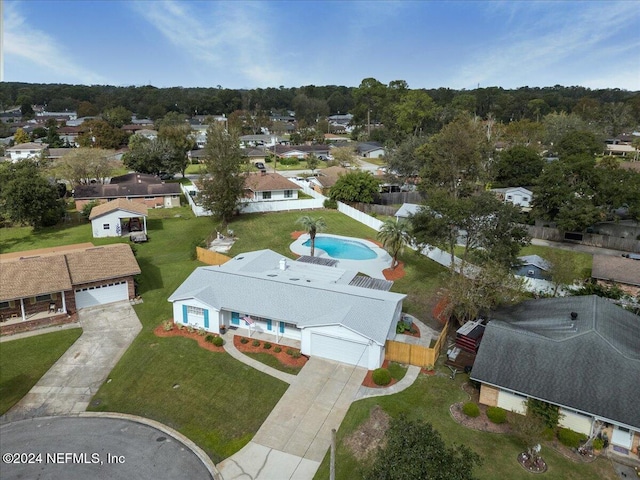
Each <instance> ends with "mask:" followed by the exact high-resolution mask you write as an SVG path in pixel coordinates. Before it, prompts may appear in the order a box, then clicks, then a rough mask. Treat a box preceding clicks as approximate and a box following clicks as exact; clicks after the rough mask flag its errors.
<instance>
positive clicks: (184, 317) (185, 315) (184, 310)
mask: <svg viewBox="0 0 640 480" xmlns="http://www.w3.org/2000/svg"><path fill="white" fill-rule="evenodd" d="M188 316H189V315H188V313H187V306H186V305H182V323H189V318H188Z"/></svg>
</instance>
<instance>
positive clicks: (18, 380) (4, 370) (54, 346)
mask: <svg viewBox="0 0 640 480" xmlns="http://www.w3.org/2000/svg"><path fill="white" fill-rule="evenodd" d="M81 334H82V329H81V328H72V329H69V330H61V331H59V332H53V333H46V334H42V335H36V336H33V337H27V338H22V339H20V340H11V341H9V342H2V343H0V415H2V414H4V413H5V412H7V411H8V410H9V409H10V408H11V407H13V406H14V405H15V404H16V403H17V402H18V401H20V399H21V398H22V397H24V396H25V395H26V394H27V392H28V391H29V390H31V387H33V386H34V385H35V384H36V383H37V382H38V380H40V377H42V375H44V374H45V373H46V371H47V370H49V368H51V365H53V364H54V363H55V362H56V361H57V360H58V359H59V358H60V357H61V356H62V354H63V353H64V352H66V351H67V349H68V348H69V347H70V346H71V345H72V344H73V342H75V341H76V340H77V338H78V337H79V336H80V335H81Z"/></svg>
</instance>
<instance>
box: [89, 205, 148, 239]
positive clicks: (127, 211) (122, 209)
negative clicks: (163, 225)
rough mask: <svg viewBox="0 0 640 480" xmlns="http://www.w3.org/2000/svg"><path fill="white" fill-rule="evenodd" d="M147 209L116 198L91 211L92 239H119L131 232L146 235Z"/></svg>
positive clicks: (144, 206)
mask: <svg viewBox="0 0 640 480" xmlns="http://www.w3.org/2000/svg"><path fill="white" fill-rule="evenodd" d="M148 210H149V209H148V208H147V206H146V205H144V204H142V203H136V202H132V201H130V200H126V199H124V198H118V199H116V200H113V201H111V202H106V203H101V204H100V205H96V206H95V207H93V208H92V209H91V213H90V214H89V220H90V221H91V231H92V233H93V238H103V237H120V236H123V235H127V234H129V233H132V232H144V234H145V235H146V234H147V215H148Z"/></svg>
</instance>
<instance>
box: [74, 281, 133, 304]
mask: <svg viewBox="0 0 640 480" xmlns="http://www.w3.org/2000/svg"><path fill="white" fill-rule="evenodd" d="M75 295H76V308H86V307H93V306H95V305H103V304H105V303H112V302H120V301H122V300H128V299H129V285H128V283H127V282H126V281H121V282H114V283H105V284H104V285H96V286H92V287H85V288H76V289H75Z"/></svg>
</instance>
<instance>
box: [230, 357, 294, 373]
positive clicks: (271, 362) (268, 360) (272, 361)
mask: <svg viewBox="0 0 640 480" xmlns="http://www.w3.org/2000/svg"><path fill="white" fill-rule="evenodd" d="M242 353H244V354H245V355H247V356H248V357H251V358H253V359H254V360H257V361H259V362H262V363H264V364H265V365H268V366H270V367H272V368H275V369H276V370H280V371H281V372H285V373H290V374H291V375H297V374H298V373H299V372H300V370H302V367H291V366H289V365H284V364H282V363H280V361H279V360H278V359H277V358H276V357H274V356H273V355H270V354H268V353H257V352H242Z"/></svg>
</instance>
